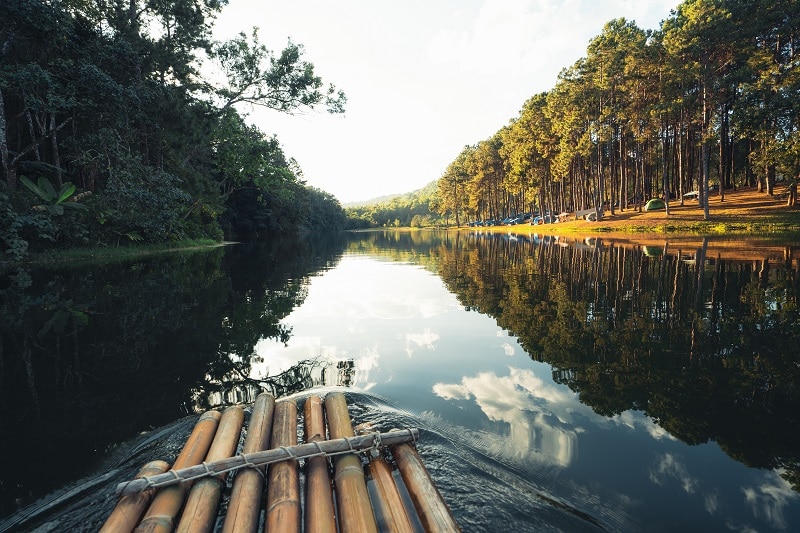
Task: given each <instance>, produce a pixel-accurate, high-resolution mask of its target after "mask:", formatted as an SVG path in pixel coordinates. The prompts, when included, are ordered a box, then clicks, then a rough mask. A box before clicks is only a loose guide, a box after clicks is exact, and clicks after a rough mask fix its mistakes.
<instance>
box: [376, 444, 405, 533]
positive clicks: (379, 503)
mask: <svg viewBox="0 0 800 533" xmlns="http://www.w3.org/2000/svg"><path fill="white" fill-rule="evenodd" d="M367 473H368V474H369V475H371V476H372V481H373V482H374V483H375V492H376V498H373V500H372V504H373V506H374V507H375V514H376V515H377V516H378V522H379V524H380V526H381V531H388V532H390V533H413V531H414V526H413V525H412V523H411V518H409V516H408V511H407V510H406V506H405V505H404V504H403V498H402V497H401V496H400V491H399V490H398V489H397V484H396V483H395V482H394V478H393V477H392V467H391V466H389V463H387V462H386V460H385V459H384V458H383V457H375V458H373V459H372V460H370V462H369V464H368V465H367Z"/></svg>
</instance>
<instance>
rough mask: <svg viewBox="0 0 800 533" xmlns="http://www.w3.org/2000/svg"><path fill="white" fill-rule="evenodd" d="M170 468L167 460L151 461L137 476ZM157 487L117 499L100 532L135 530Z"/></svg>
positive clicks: (159, 472) (123, 532) (127, 532)
mask: <svg viewBox="0 0 800 533" xmlns="http://www.w3.org/2000/svg"><path fill="white" fill-rule="evenodd" d="M167 470H169V463H168V462H166V461H151V462H149V463H147V464H146V465H144V466H143V467H142V469H141V470H139V473H138V474H136V477H137V478H142V477H146V476H153V475H155V474H162V473H164V472H166V471H167ZM155 492H156V489H150V490H146V491H143V492H140V493H138V494H128V495H126V496H123V497H122V498H120V499H119V501H117V505H116V507H114V510H113V511H111V514H110V515H109V516H108V520H106V522H105V524H103V527H102V528H100V533H129V532H131V531H133V529H134V528H135V527H136V525H137V524H138V523H139V519H140V518H142V514H143V513H144V512H145V510H146V509H147V506H148V505H149V504H150V501H151V500H152V499H153V495H155Z"/></svg>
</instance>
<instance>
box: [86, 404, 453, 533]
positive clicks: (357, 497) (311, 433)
mask: <svg viewBox="0 0 800 533" xmlns="http://www.w3.org/2000/svg"><path fill="white" fill-rule="evenodd" d="M326 419H327V431H326V423H325V421H326ZM244 420H245V416H244V410H243V409H242V408H241V407H240V406H233V407H229V408H227V409H225V410H224V411H223V412H222V413H220V412H218V411H208V412H206V413H204V414H203V415H201V416H200V419H199V420H198V422H197V424H196V425H195V427H194V429H193V431H192V433H191V435H189V438H188V439H187V441H186V443H185V444H184V446H183V449H182V451H181V453H180V454H179V455H178V457H177V459H176V460H175V462H174V464H172V465H171V467H170V465H169V464H168V463H166V462H164V461H154V462H151V463H148V464H147V465H145V466H144V467H143V468H142V469H141V470H140V471H139V473H138V475H137V476H136V479H134V480H131V481H128V482H126V483H121V484H120V485H119V486H118V487H117V493H118V495H119V500H118V501H117V504H116V507H115V508H114V510H113V511H112V512H111V514H110V516H109V517H108V519H107V520H106V522H105V524H104V525H103V527H102V529H101V531H102V532H112V531H113V532H120V531H122V532H127V531H137V532H170V531H179V532H189V531H191V532H195V531H198V532H201V531H212V530H216V531H223V532H234V531H235V532H240V531H242V532H249V531H257V530H261V529H263V530H264V531H280V532H295V531H296V532H300V531H303V530H305V531H306V532H324V533H328V532H330V533H336V532H337V531H340V532H342V533H349V532H357V533H365V532H377V531H390V532H413V531H420V530H422V531H460V529H459V527H458V525H457V524H456V522H455V520H454V519H453V517H452V515H451V513H450V510H449V509H448V507H447V504H446V503H445V502H444V500H443V499H442V496H441V494H440V493H439V491H438V489H437V488H436V486H435V484H434V482H433V480H432V478H431V477H430V474H429V473H428V471H427V470H426V468H425V466H424V464H423V462H422V459H421V458H420V456H419V455H418V454H417V451H416V449H415V448H414V446H413V442H414V441H416V440H417V438H418V435H419V433H418V430H416V429H405V430H395V431H390V432H387V433H377V432H366V433H364V434H361V435H356V434H355V432H354V431H353V426H352V423H351V420H350V416H349V413H348V410H347V402H346V400H345V397H344V394H342V393H340V392H332V393H328V394H327V395H326V396H325V399H324V401H323V400H322V399H321V398H320V397H319V396H317V395H314V396H311V397H309V398H308V399H307V400H306V401H305V404H304V408H303V420H304V423H303V429H304V441H305V442H304V443H302V444H298V442H297V423H298V413H297V405H296V403H295V402H294V400H280V401H277V402H276V401H275V399H274V398H273V397H272V396H271V395H270V394H267V393H264V394H261V395H259V396H258V398H256V401H255V403H254V405H253V411H252V414H251V416H250V422H249V427H247V428H245V427H244ZM243 429H244V430H245V431H246V435H245V439H244V443H243V445H242V447H241V449H240V450H238V446H239V441H240V436H241V434H242V431H243ZM326 433H327V435H328V436H329V437H328V436H326ZM359 433H362V431H359ZM237 452H238V453H237ZM301 460H302V461H303V462H304V468H305V476H304V479H305V490H304V491H303V494H302V495H301V486H300V485H301V476H300V461H301ZM393 464H394V465H396V470H397V471H399V476H395V475H394V474H393V470H394V467H393V466H392V465H393ZM232 473H235V477H233V479H232V482H229V481H230V480H228V477H229V475H230V474H232ZM265 486H266V488H265ZM228 489H229V491H228ZM223 496H227V497H228V499H227V510H226V511H223V512H222V513H220V512H219V508H220V507H221V505H220V502H221V501H222V500H223ZM409 500H410V502H411V505H409V504H408V502H409ZM218 513H219V516H218Z"/></svg>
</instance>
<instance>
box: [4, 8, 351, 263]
mask: <svg viewBox="0 0 800 533" xmlns="http://www.w3.org/2000/svg"><path fill="white" fill-rule="evenodd" d="M226 4H227V1H226V0H172V1H168V2H149V1H145V0H130V1H124V2H123V1H119V0H99V1H95V2H82V1H72V0H62V1H49V2H44V1H41V0H3V3H2V12H3V14H2V18H0V163H1V164H0V249H2V251H3V252H5V253H6V256H7V257H8V256H10V257H12V258H17V259H19V258H22V257H24V256H25V255H26V253H27V252H28V250H29V249H37V248H43V247H48V246H53V244H54V243H55V244H58V245H60V246H76V245H108V244H117V243H120V242H128V241H145V242H159V241H170V240H178V239H183V238H191V239H203V238H211V239H216V240H218V239H221V238H222V237H223V234H225V235H226V236H229V237H233V238H237V239H257V238H260V237H262V236H263V235H265V234H267V233H269V232H274V231H313V230H315V229H320V228H325V229H331V228H333V229H336V228H339V227H341V226H342V225H343V223H344V213H343V211H342V209H341V206H340V205H339V202H338V200H336V199H335V198H334V197H332V196H331V195H329V194H328V193H325V192H323V191H320V190H317V189H314V188H311V187H308V186H306V185H305V183H304V180H303V176H302V172H301V170H300V169H299V167H298V165H297V163H296V162H295V161H294V160H292V159H291V158H289V157H287V156H286V154H284V153H283V151H282V149H281V146H280V143H279V142H278V140H277V139H276V138H275V137H269V136H266V135H265V134H264V133H263V132H261V131H259V130H258V129H257V128H255V127H253V126H250V125H248V124H247V123H246V122H245V119H244V116H243V115H242V114H241V112H240V111H239V110H240V109H243V108H244V107H246V106H263V107H266V108H269V109H273V110H276V111H277V112H289V113H291V112H293V111H299V110H303V109H317V108H324V109H327V110H328V111H330V112H333V113H337V112H341V111H343V106H344V103H345V96H344V94H343V93H341V92H340V91H338V90H337V89H336V88H335V87H333V86H327V87H326V86H324V85H323V82H322V80H321V79H320V78H319V77H318V76H317V75H316V74H315V72H314V67H313V65H312V64H311V63H309V62H307V61H305V60H304V59H303V47H302V46H300V45H297V44H294V43H292V42H289V43H288V45H287V46H286V48H285V49H284V50H282V51H280V52H279V53H273V52H272V51H270V50H267V49H266V48H265V47H264V46H263V45H262V44H260V43H259V40H258V34H257V32H256V31H255V30H253V32H252V33H251V34H249V35H248V34H245V33H242V34H240V35H239V36H237V37H236V38H234V39H231V40H230V41H227V42H214V41H212V39H211V27H212V23H213V21H214V17H215V15H216V14H217V13H218V12H219V11H220V9H222V8H223V7H224V6H225V5H226ZM205 73H213V74H207V75H206V74H205ZM243 106H244V107H243Z"/></svg>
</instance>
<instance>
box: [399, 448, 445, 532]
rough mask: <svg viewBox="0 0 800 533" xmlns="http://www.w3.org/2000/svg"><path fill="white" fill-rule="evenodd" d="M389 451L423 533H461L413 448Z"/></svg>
mask: <svg viewBox="0 0 800 533" xmlns="http://www.w3.org/2000/svg"><path fill="white" fill-rule="evenodd" d="M391 451H392V456H393V457H394V460H395V462H396V463H397V469H398V470H400V475H401V476H402V477H403V482H404V483H405V485H406V488H407V489H408V493H409V495H410V496H411V501H412V503H413V504H414V508H415V509H416V510H417V515H418V516H419V519H420V521H421V522H422V526H423V527H424V528H425V531H453V532H455V531H461V529H459V527H458V524H456V521H455V519H454V518H453V516H452V515H451V514H450V509H448V507H447V504H446V503H445V502H444V499H442V495H441V494H440V493H439V490H438V489H437V488H436V485H435V484H434V482H433V479H432V478H431V476H430V474H429V473H428V471H427V470H426V469H425V465H424V464H423V463H422V459H421V458H420V456H419V454H417V451H416V450H415V449H414V447H413V446H411V445H410V444H407V443H403V444H395V445H393V446H391Z"/></svg>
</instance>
